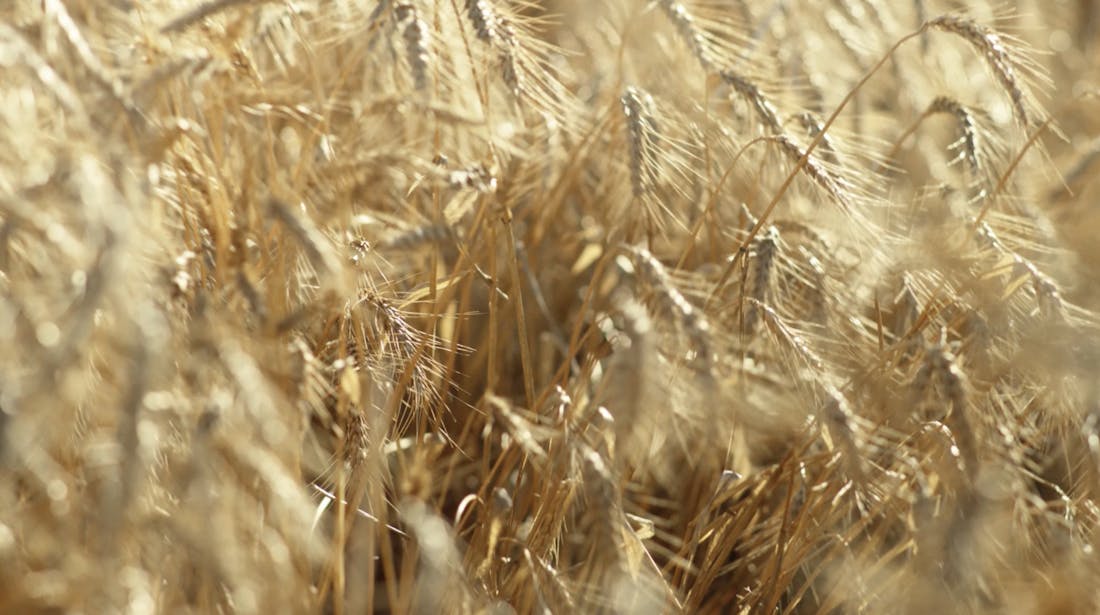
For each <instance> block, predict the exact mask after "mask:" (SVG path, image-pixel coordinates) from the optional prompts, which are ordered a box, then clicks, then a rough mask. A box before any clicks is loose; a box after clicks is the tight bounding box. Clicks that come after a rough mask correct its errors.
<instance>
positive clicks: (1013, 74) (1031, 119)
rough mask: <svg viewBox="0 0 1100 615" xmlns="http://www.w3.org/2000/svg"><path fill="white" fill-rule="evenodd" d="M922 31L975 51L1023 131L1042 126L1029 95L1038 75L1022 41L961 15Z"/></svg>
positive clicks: (933, 22) (1040, 112) (929, 23)
mask: <svg viewBox="0 0 1100 615" xmlns="http://www.w3.org/2000/svg"><path fill="white" fill-rule="evenodd" d="M924 27H925V29H931V30H937V31H940V32H944V33H947V34H952V35H955V36H958V37H960V38H961V39H962V40H963V41H965V42H966V43H967V44H968V45H970V46H971V47H972V48H973V49H974V51H975V52H976V53H977V54H978V55H979V56H980V57H981V58H982V60H983V61H984V62H985V64H986V67H987V68H988V69H989V72H990V73H992V74H993V77H994V79H996V81H997V84H998V85H999V86H1000V87H1001V89H1002V90H1003V91H1004V93H1005V95H1006V96H1007V97H1008V99H1009V102H1010V104H1011V107H1012V114H1013V116H1014V117H1015V118H1016V121H1017V122H1018V123H1019V124H1020V126H1021V127H1022V128H1023V129H1024V130H1026V131H1030V130H1032V129H1035V128H1037V127H1038V126H1039V125H1040V124H1041V123H1042V122H1043V120H1044V117H1043V116H1044V115H1045V113H1044V112H1043V109H1042V107H1041V105H1040V104H1039V103H1038V101H1037V100H1036V98H1035V94H1034V92H1033V91H1032V90H1033V83H1034V82H1035V81H1036V80H1038V79H1039V78H1040V77H1039V75H1040V74H1041V72H1040V70H1039V69H1038V68H1037V64H1036V62H1035V60H1033V59H1032V58H1031V55H1032V52H1031V51H1030V49H1029V48H1028V46H1027V45H1026V44H1025V43H1024V42H1023V41H1020V40H1018V39H1015V38H1013V37H1011V36H1008V35H1005V34H1002V33H1000V32H997V31H996V30H994V29H992V28H990V27H988V26H985V25H982V24H980V23H978V22H976V21H974V20H972V19H969V18H966V17H964V16H961V15H941V16H939V17H934V18H932V19H930V20H928V21H926V22H925V26H924Z"/></svg>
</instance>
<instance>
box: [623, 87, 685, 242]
mask: <svg viewBox="0 0 1100 615" xmlns="http://www.w3.org/2000/svg"><path fill="white" fill-rule="evenodd" d="M619 102H620V105H621V110H622V118H623V123H624V129H625V132H626V135H625V136H626V149H627V167H628V169H629V171H630V190H631V196H632V197H633V200H634V201H637V202H640V203H641V204H642V205H643V212H644V222H645V224H646V225H647V227H651V228H657V229H664V227H666V226H667V225H668V223H669V222H670V221H671V222H673V223H674V224H676V225H679V226H682V225H683V224H684V221H683V219H682V215H681V214H680V212H678V211H677V208H675V207H674V206H673V205H674V204H675V203H676V201H677V200H678V198H679V197H684V196H685V189H686V188H685V187H686V186H689V185H690V184H691V179H692V177H693V174H694V173H695V171H694V169H693V163H694V162H695V160H694V155H693V153H692V147H691V145H690V142H689V141H688V140H687V139H686V138H681V136H680V135H679V134H678V133H677V131H683V130H684V128H685V127H689V126H690V124H689V123H688V122H686V121H685V120H684V119H683V118H682V117H680V116H679V115H678V114H677V113H676V112H675V110H673V109H670V108H668V107H667V106H664V105H661V104H659V103H658V102H657V100H656V99H655V98H654V97H653V95H651V94H650V93H649V92H647V91H646V90H644V89H642V88H640V87H636V86H627V87H626V89H624V90H623V93H622V95H621V96H620V98H619Z"/></svg>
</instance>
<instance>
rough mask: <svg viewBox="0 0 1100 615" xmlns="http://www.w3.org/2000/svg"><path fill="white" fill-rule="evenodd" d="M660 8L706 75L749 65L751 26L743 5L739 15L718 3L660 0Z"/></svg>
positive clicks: (658, 4)
mask: <svg viewBox="0 0 1100 615" xmlns="http://www.w3.org/2000/svg"><path fill="white" fill-rule="evenodd" d="M657 6H658V7H659V8H660V10H661V13H662V14H663V15H664V17H665V19H666V20H667V21H668V23H669V24H670V25H671V26H672V27H673V28H674V29H675V30H676V34H677V36H678V37H679V38H680V40H681V41H682V42H683V43H684V45H685V46H687V48H688V50H689V51H690V53H691V55H692V56H694V57H695V59H696V61H697V62H698V63H699V65H700V67H702V69H703V70H704V71H705V72H708V73H713V72H717V71H721V70H727V69H732V68H734V67H737V66H744V65H745V64H746V62H747V61H746V59H745V53H746V49H747V47H748V44H749V37H748V35H747V30H748V27H749V24H748V23H747V22H746V21H744V20H745V17H746V14H745V11H747V7H745V6H744V5H742V6H741V8H742V11H741V12H739V13H737V14H735V13H732V12H731V10H730V7H729V6H728V5H727V4H726V3H719V2H708V1H702V2H699V1H695V2H692V1H690V0H687V1H679V0H657Z"/></svg>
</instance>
